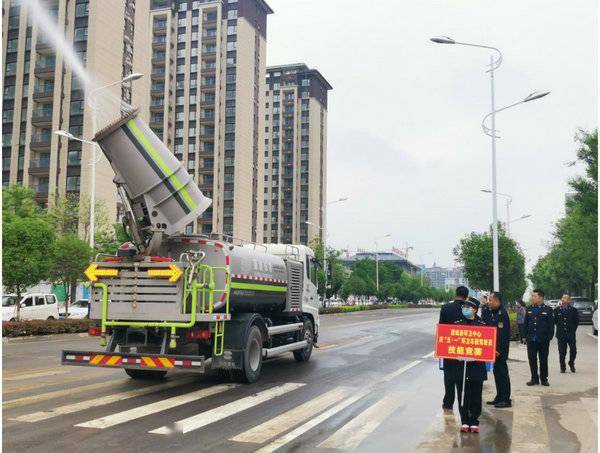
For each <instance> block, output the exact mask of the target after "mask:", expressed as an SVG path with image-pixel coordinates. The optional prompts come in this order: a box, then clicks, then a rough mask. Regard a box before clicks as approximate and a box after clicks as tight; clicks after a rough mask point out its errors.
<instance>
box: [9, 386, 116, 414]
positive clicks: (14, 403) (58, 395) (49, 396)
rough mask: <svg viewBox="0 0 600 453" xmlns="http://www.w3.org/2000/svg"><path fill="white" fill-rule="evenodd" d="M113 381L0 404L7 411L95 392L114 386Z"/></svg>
mask: <svg viewBox="0 0 600 453" xmlns="http://www.w3.org/2000/svg"><path fill="white" fill-rule="evenodd" d="M114 385H115V381H106V382H98V383H97V384H90V385H82V386H81V387H74V388H69V389H65V390H56V391H54V392H48V393H41V394H39V395H31V396H25V397H23V398H18V399H15V400H8V401H4V402H3V403H2V409H8V408H11V407H18V406H24V405H26V404H33V403H38V402H40V401H46V400H51V399H54V398H61V397H63V396H71V395H73V394H75V393H82V392H87V391H89V390H97V389H99V388H103V387H110V386H114Z"/></svg>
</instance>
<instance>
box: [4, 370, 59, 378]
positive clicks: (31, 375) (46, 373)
mask: <svg viewBox="0 0 600 453" xmlns="http://www.w3.org/2000/svg"><path fill="white" fill-rule="evenodd" d="M67 372H68V370H65V369H62V370H48V371H38V372H35V373H26V374H20V375H18V376H6V377H3V378H2V380H3V381H22V380H24V379H33V378H39V377H45V376H55V375H57V374H65V373H67Z"/></svg>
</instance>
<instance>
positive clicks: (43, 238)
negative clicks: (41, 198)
mask: <svg viewBox="0 0 600 453" xmlns="http://www.w3.org/2000/svg"><path fill="white" fill-rule="evenodd" d="M2 241H3V257H2V258H3V259H2V273H3V279H2V283H3V284H4V286H5V287H6V289H7V290H8V291H10V292H14V293H16V294H17V298H18V300H21V295H22V294H23V292H25V291H26V290H27V288H28V287H30V286H33V285H37V284H38V283H39V282H41V281H42V280H44V279H45V278H47V277H48V275H49V272H50V269H51V263H52V253H51V251H52V248H53V242H54V231H53V230H52V227H51V226H50V225H49V224H48V223H47V222H45V221H44V220H42V219H41V218H38V217H15V218H12V219H11V220H9V221H6V222H4V225H3V229H2ZM20 308H21V307H20V305H17V317H20Z"/></svg>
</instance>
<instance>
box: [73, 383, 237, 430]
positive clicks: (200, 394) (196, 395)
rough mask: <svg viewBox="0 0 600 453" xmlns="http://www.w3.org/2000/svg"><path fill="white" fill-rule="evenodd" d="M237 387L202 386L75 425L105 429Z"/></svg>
mask: <svg viewBox="0 0 600 453" xmlns="http://www.w3.org/2000/svg"><path fill="white" fill-rule="evenodd" d="M234 387H237V384H221V385H215V386H213V387H207V388H203V389H201V390H197V391H195V392H190V393H186V394H184V395H179V396H174V397H172V398H167V399H166V400H162V401H157V402H155V403H150V404H146V405H144V406H138V407H134V408H133V409H129V410H127V411H123V412H117V413H116V414H111V415H107V416H106V417H100V418H96V419H94V420H90V421H88V422H84V423H78V424H77V425H75V426H79V427H82V428H97V429H105V428H110V427H111V426H115V425H120V424H121V423H125V422H128V421H131V420H135V419H137V418H141V417H145V416H147V415H151V414H156V413H157V412H162V411H166V410H168V409H172V408H174V407H177V406H181V405H182V404H187V403H191V402H192V401H196V400H199V399H202V398H206V397H208V396H211V395H216V394H217V393H221V392H224V391H226V390H229V389H232V388H234Z"/></svg>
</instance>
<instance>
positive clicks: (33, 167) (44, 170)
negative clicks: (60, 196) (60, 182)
mask: <svg viewBox="0 0 600 453" xmlns="http://www.w3.org/2000/svg"><path fill="white" fill-rule="evenodd" d="M49 173H50V158H49V157H44V158H41V159H33V160H31V161H29V174H30V175H33V176H40V175H41V176H43V175H48V174H49ZM47 188H48V187H47V186H46V189H47ZM46 192H48V190H46Z"/></svg>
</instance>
